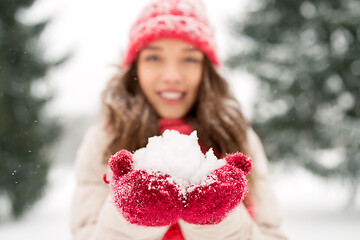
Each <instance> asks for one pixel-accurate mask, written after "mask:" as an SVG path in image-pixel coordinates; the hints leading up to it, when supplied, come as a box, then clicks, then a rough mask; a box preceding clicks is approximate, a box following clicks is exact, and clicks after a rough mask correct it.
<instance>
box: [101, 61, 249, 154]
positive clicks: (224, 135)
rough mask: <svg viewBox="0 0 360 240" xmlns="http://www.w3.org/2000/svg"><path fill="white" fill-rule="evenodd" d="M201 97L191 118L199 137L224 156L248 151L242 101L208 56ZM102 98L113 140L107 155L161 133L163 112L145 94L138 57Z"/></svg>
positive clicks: (135, 146)
mask: <svg viewBox="0 0 360 240" xmlns="http://www.w3.org/2000/svg"><path fill="white" fill-rule="evenodd" d="M201 81H202V82H201V84H200V87H199V92H198V99H197V101H196V102H195V104H194V106H193V107H192V109H191V110H190V111H189V113H188V114H187V116H186V117H185V120H187V121H188V122H189V123H190V124H191V125H192V127H193V128H194V129H196V130H197V133H198V137H199V141H201V142H202V143H203V144H205V146H208V147H212V148H214V149H216V151H218V152H219V153H220V154H221V155H222V156H225V154H226V153H233V152H237V151H241V152H243V153H244V154H247V153H248V143H247V141H246V132H247V128H248V125H249V124H248V122H247V120H246V118H245V117H244V115H243V113H242V111H241V108H240V106H239V103H238V102H237V100H236V99H235V98H234V96H233V95H232V94H231V93H230V90H229V86H228V84H227V82H226V80H225V79H224V78H223V77H221V76H220V74H219V73H218V72H217V71H216V70H215V69H214V67H213V65H212V63H211V62H210V60H209V59H208V58H207V57H206V56H205V57H204V61H203V73H202V80H201ZM102 102H103V106H104V109H103V110H104V113H105V118H106V123H107V124H106V126H107V127H106V128H107V131H108V133H109V134H110V135H111V137H112V140H111V142H110V144H109V146H108V148H107V149H106V151H105V153H104V154H105V155H104V159H105V161H107V159H108V158H109V157H110V155H112V154H114V153H115V152H117V151H118V150H120V149H127V150H129V151H135V150H137V149H139V148H141V147H145V146H146V144H147V140H148V138H149V137H151V136H154V135H160V130H159V127H158V120H159V119H160V117H159V115H158V114H157V113H156V112H155V110H154V108H153V107H152V106H151V105H150V103H149V102H148V101H147V99H146V98H145V96H144V94H143V93H142V90H141V88H140V85H139V81H137V61H136V62H134V63H133V64H132V66H131V67H130V68H129V69H128V70H127V71H125V72H122V70H121V68H119V71H118V73H117V74H116V75H115V76H114V77H113V78H112V79H111V80H110V81H109V83H108V84H107V86H106V88H105V90H104V92H103V94H102Z"/></svg>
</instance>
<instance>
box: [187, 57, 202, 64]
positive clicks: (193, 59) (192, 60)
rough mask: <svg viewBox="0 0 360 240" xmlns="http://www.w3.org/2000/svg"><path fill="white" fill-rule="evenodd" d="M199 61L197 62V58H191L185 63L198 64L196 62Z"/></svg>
mask: <svg viewBox="0 0 360 240" xmlns="http://www.w3.org/2000/svg"><path fill="white" fill-rule="evenodd" d="M198 61H199V60H197V59H196V58H191V57H189V58H186V59H185V62H190V63H191V62H193V63H196V62H198Z"/></svg>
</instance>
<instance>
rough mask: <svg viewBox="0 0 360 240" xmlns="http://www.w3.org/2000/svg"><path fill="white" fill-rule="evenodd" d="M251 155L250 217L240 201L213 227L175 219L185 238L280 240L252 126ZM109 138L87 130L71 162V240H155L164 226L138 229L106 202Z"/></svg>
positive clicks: (96, 130) (100, 129)
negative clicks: (253, 208)
mask: <svg viewBox="0 0 360 240" xmlns="http://www.w3.org/2000/svg"><path fill="white" fill-rule="evenodd" d="M247 138H248V142H249V146H250V154H249V155H250V157H251V158H252V160H253V168H252V173H253V174H254V175H256V176H257V177H256V179H253V180H252V181H253V182H252V184H253V189H252V192H251V193H252V197H253V200H254V202H255V206H256V212H255V215H254V218H251V217H250V215H249V213H248V211H247V210H246V208H245V206H244V205H243V204H241V205H240V206H239V207H237V208H236V209H235V211H233V212H232V213H231V214H230V215H229V216H228V217H226V218H225V219H224V220H223V221H222V222H220V223H219V224H216V225H193V224H189V223H186V222H184V221H181V220H180V221H179V225H180V228H181V231H182V234H183V236H184V238H185V239H186V240H280V239H286V238H285V237H284V236H283V235H282V234H281V231H280V229H279V228H280V222H281V219H280V214H279V210H278V207H277V203H276V200H275V196H274V193H273V191H272V189H271V186H270V182H269V178H268V167H267V164H268V160H267V158H266V156H265V154H264V150H263V147H262V144H261V142H260V140H259V138H258V136H257V135H256V133H255V132H254V131H253V129H252V128H249V130H248V136H247ZM109 142H110V137H109V136H108V135H107V133H106V132H105V130H104V126H103V124H102V123H98V124H95V125H94V126H92V127H91V128H90V129H89V130H88V132H87V133H86V135H85V137H84V139H83V142H82V144H81V146H80V148H79V150H78V152H77V157H76V161H75V174H76V188H75V191H74V196H73V202H72V212H71V229H72V233H73V237H74V239H75V240H94V239H96V240H155V239H156V240H160V239H162V237H163V236H164V234H165V233H166V231H167V230H168V227H142V226H138V225H134V224H130V223H129V222H127V221H126V220H125V219H124V218H123V217H122V215H121V214H120V213H119V212H118V210H117V209H116V208H115V206H114V205H113V203H112V201H111V197H110V195H109V186H108V185H106V184H104V182H103V179H102V176H103V174H104V173H107V175H108V176H111V174H110V171H109V169H108V166H107V165H106V164H105V163H104V161H103V152H104V150H105V148H106V147H107V146H108V144H109Z"/></svg>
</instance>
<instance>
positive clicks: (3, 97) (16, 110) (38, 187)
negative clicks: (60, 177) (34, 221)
mask: <svg viewBox="0 0 360 240" xmlns="http://www.w3.org/2000/svg"><path fill="white" fill-rule="evenodd" d="M33 2H34V0H1V1H0V195H1V197H6V198H7V199H10V202H11V210H10V212H11V213H12V215H13V216H15V217H18V216H20V215H21V214H22V213H24V212H25V210H26V209H28V208H29V207H31V206H32V204H33V203H34V202H35V201H36V200H37V199H39V197H40V196H41V193H42V191H43V189H44V187H45V184H46V179H47V172H48V169H49V165H50V163H51V161H50V160H49V159H48V158H49V157H48V155H47V154H46V153H47V151H46V149H47V148H48V147H49V144H51V143H52V142H54V140H55V139H56V138H57V137H58V135H59V130H60V127H59V124H58V123H57V122H56V121H54V120H51V119H49V118H46V116H44V113H43V112H42V109H43V107H44V106H45V104H46V103H47V102H48V101H50V100H51V98H52V93H49V94H47V95H46V96H44V94H41V95H40V94H38V92H37V91H36V88H35V87H34V86H35V84H38V83H39V82H42V81H46V79H45V76H46V73H47V71H48V70H49V69H50V68H51V67H53V66H55V65H57V64H60V62H61V61H62V60H61V61H60V60H59V61H57V62H48V61H46V60H45V59H44V57H43V54H42V52H43V51H42V48H41V47H40V46H39V41H38V40H39V36H40V34H41V32H42V31H43V29H44V28H45V26H46V24H47V22H41V23H38V24H35V25H27V24H25V23H22V22H21V21H19V14H20V12H21V10H24V9H26V8H28V7H30V6H31V5H32V3H33ZM0 218H1V216H0Z"/></svg>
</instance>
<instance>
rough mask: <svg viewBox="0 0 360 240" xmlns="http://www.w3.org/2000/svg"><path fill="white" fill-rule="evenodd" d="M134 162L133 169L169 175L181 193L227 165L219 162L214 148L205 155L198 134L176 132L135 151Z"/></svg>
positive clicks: (160, 137)
mask: <svg viewBox="0 0 360 240" xmlns="http://www.w3.org/2000/svg"><path fill="white" fill-rule="evenodd" d="M133 160H134V169H139V170H144V171H147V172H158V171H160V172H162V173H165V174H169V175H170V176H171V177H172V178H173V180H174V181H175V183H177V184H178V185H179V186H180V187H181V190H182V192H184V191H185V190H186V189H187V188H188V187H189V186H190V185H193V184H197V183H199V182H201V181H202V180H205V178H206V176H208V175H209V174H210V173H211V172H213V171H214V170H215V169H218V168H220V167H221V166H224V165H225V164H226V161H225V160H223V159H221V160H219V159H217V157H216V156H215V155H214V152H213V150H212V149H211V148H210V149H209V151H208V152H207V153H206V155H205V156H204V154H203V153H202V152H201V149H200V145H199V143H198V137H197V135H196V131H193V132H192V133H191V134H190V136H188V135H184V134H180V133H179V132H178V131H176V130H165V132H164V133H163V135H162V136H155V137H151V138H149V141H148V144H147V146H146V147H145V148H141V149H139V150H137V151H135V153H134V154H133Z"/></svg>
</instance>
